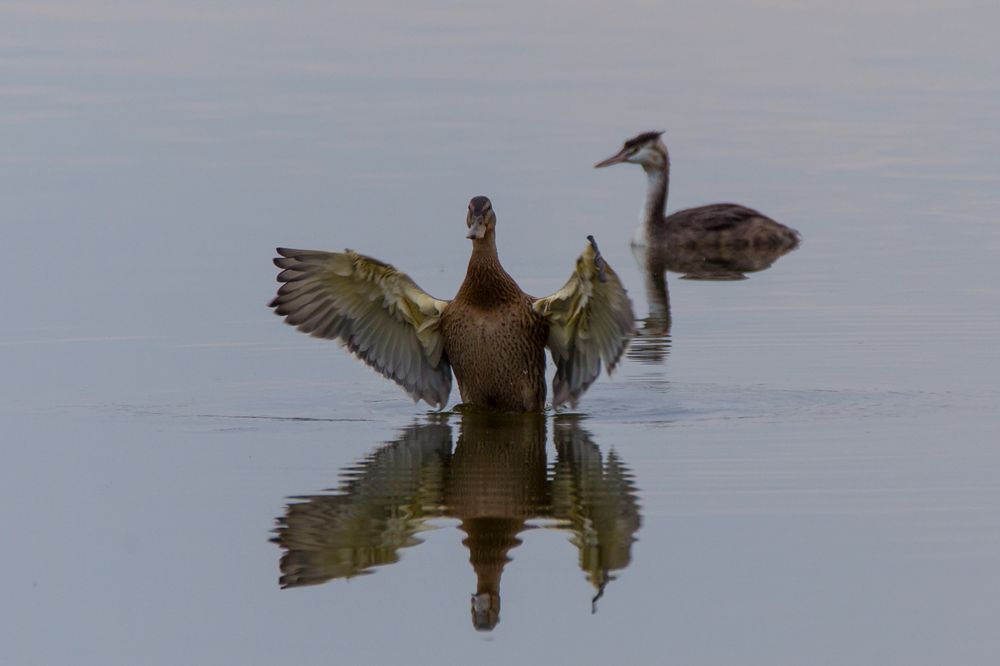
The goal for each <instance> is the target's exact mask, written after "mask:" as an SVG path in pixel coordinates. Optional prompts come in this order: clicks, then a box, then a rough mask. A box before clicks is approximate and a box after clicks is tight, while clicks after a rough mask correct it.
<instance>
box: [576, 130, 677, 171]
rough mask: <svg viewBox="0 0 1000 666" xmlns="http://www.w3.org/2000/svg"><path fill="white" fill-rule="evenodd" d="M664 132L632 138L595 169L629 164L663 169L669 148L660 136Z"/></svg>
mask: <svg viewBox="0 0 1000 666" xmlns="http://www.w3.org/2000/svg"><path fill="white" fill-rule="evenodd" d="M662 134H663V132H643V133H642V134H639V135H638V136H635V137H632V138H631V139H629V140H628V141H626V142H625V144H624V145H623V146H622V149H621V150H619V151H618V152H617V153H615V154H614V155H612V156H611V157H609V158H608V159H606V160H601V161H600V162H598V163H597V164H595V165H594V168H595V169H600V168H601V167H606V166H611V165H612V164H621V163H622V162H628V163H630V164H641V165H642V166H643V168H645V169H662V168H663V167H664V166H665V165H666V164H667V159H668V158H667V147H666V145H664V143H663V141H661V140H660V136H661V135H662Z"/></svg>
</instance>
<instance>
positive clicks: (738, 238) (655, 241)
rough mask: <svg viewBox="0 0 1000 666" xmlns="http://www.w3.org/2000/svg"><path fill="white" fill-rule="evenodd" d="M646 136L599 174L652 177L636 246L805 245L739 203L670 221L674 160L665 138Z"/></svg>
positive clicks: (686, 213) (697, 210) (696, 210)
mask: <svg viewBox="0 0 1000 666" xmlns="http://www.w3.org/2000/svg"><path fill="white" fill-rule="evenodd" d="M662 134H663V132H644V133H642V134H640V135H638V136H636V137H633V138H631V139H629V140H628V141H626V142H625V144H624V145H623V146H622V149H621V150H620V151H618V153H617V154H615V155H613V156H611V157H609V158H608V159H606V160H603V161H601V162H598V163H597V164H595V165H594V168H598V169H599V168H601V167H606V166H610V165H612V164H619V163H621V162H629V163H631V164H639V165H641V166H642V168H643V169H644V170H645V172H646V176H647V178H648V179H649V186H648V188H647V191H646V204H645V206H644V207H643V212H642V223H641V225H640V226H639V228H638V229H636V232H635V235H633V237H632V245H634V246H650V247H655V246H669V247H686V248H695V247H698V246H702V245H714V246H728V247H758V248H763V247H775V248H787V249H788V250H791V249H793V248H795V247H796V246H797V245H798V244H799V233H798V232H797V231H795V230H794V229H790V228H788V227H786V226H785V225H783V224H781V223H779V222H775V221H774V220H772V219H771V218H769V217H767V216H766V215H763V214H761V213H758V212H757V211H755V210H753V209H752V208H747V207H746V206H741V205H739V204H733V203H718V204H709V205H707V206H698V207H697V208H687V209H684V210H679V211H677V212H676V213H673V214H671V215H666V214H665V213H666V205H667V190H668V188H669V187H670V155H669V153H668V152H667V147H666V145H664V143H663V141H662V140H661V139H660V136H661V135H662Z"/></svg>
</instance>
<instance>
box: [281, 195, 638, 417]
mask: <svg viewBox="0 0 1000 666" xmlns="http://www.w3.org/2000/svg"><path fill="white" fill-rule="evenodd" d="M496 224H497V216H496V212H495V211H494V209H493V204H492V202H491V201H490V199H489V198H488V197H486V196H475V197H473V198H472V199H471V200H470V201H469V206H468V212H467V214H466V228H467V234H466V236H467V238H469V239H470V240H471V241H472V254H471V256H470V258H469V263H468V267H467V269H466V274H465V279H464V280H463V282H462V284H461V286H460V287H459V289H458V293H457V294H456V295H455V297H454V298H453V299H452V300H450V301H449V300H441V299H438V298H435V297H433V296H431V295H430V294H428V293H427V292H426V291H424V290H423V289H421V288H420V287H418V286H417V284H416V283H415V282H414V281H413V280H412V279H411V278H410V277H409V276H408V275H406V274H405V273H403V272H401V271H399V270H397V269H396V268H395V267H393V266H392V265H390V264H387V263H385V262H382V261H379V260H378V259H374V258H372V257H369V256H366V255H362V254H359V253H357V252H355V251H353V250H349V249H348V250H345V251H343V252H326V251H318V250H295V249H288V248H280V247H279V248H277V253H278V255H279V256H278V257H276V258H275V259H274V264H275V265H276V266H277V267H278V268H279V269H281V271H280V272H279V273H278V275H277V280H278V282H280V283H282V284H281V286H280V287H279V288H278V293H277V295H276V296H275V297H274V299H273V300H272V301H271V302H270V307H271V308H272V309H273V310H274V312H275V314H277V315H278V316H280V317H282V318H283V319H284V321H285V322H286V323H287V324H290V325H292V326H295V327H296V328H297V329H298V330H299V331H302V332H303V333H308V334H309V335H311V336H314V337H317V338H325V339H330V340H337V341H339V342H340V343H341V344H342V345H343V346H344V347H346V349H347V350H348V351H349V352H350V353H352V354H354V355H355V356H356V357H358V358H359V359H361V360H362V361H364V362H365V363H366V364H367V365H368V366H370V367H371V368H373V369H374V370H375V371H376V372H379V373H380V374H382V375H383V376H385V377H387V378H388V379H390V380H392V381H394V382H395V383H396V384H398V385H399V386H400V387H401V388H402V389H403V390H404V391H405V392H406V393H407V394H409V396H410V397H411V398H413V399H414V401H419V400H423V401H424V402H426V403H427V404H429V405H431V406H432V407H436V408H438V409H443V408H444V407H445V405H446V404H447V402H448V397H449V394H450V393H451V383H452V374H453V373H454V376H455V379H456V380H457V382H458V388H459V392H460V393H461V397H462V401H463V404H464V405H468V406H471V407H481V408H486V409H489V410H499V411H506V412H529V411H542V410H544V409H545V399H546V386H545V349H546V348H548V350H549V353H550V355H551V357H552V360H553V363H554V364H555V366H556V372H555V376H554V377H553V380H552V394H553V395H552V407H553V408H558V407H561V406H562V405H564V404H566V403H569V404H570V405H571V406H573V407H575V406H576V404H577V401H578V400H579V399H580V397H581V396H582V395H583V393H584V392H585V391H586V390H587V389H588V388H589V387H590V385H591V384H592V383H593V382H594V381H595V380H596V379H597V377H598V376H599V375H600V371H601V367H602V364H603V367H604V368H606V371H607V373H608V374H609V375H610V374H611V373H612V372H613V370H614V369H615V367H616V365H617V364H618V361H619V360H620V359H621V357H622V354H623V353H624V351H625V348H626V346H627V344H628V341H629V339H630V338H631V337H632V335H633V333H634V326H635V316H634V314H633V311H632V303H631V301H630V300H629V297H628V294H627V293H626V291H625V288H624V287H623V286H622V283H621V280H620V279H619V278H618V276H617V275H616V274H615V272H614V270H612V268H611V266H609V265H608V263H607V262H606V261H605V260H604V258H603V257H602V256H601V253H600V251H599V250H598V247H597V242H596V241H595V240H594V237H593V236H587V245H586V246H585V247H584V250H583V253H582V254H581V255H580V256H579V258H578V259H577V261H576V266H575V268H574V270H573V272H572V274H571V275H570V277H569V280H567V282H566V283H565V284H564V285H563V287H562V288H561V289H559V290H558V291H556V292H555V293H553V294H551V295H549V296H545V297H542V298H535V297H533V296H529V295H528V294H526V293H525V292H524V291H522V290H521V288H520V287H519V286H518V284H517V282H515V281H514V279H513V278H512V277H511V276H510V275H509V274H508V273H507V271H506V270H504V268H503V266H502V265H501V263H500V259H499V256H498V255H497V247H496Z"/></svg>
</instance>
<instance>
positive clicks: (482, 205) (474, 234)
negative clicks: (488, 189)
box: [465, 195, 497, 240]
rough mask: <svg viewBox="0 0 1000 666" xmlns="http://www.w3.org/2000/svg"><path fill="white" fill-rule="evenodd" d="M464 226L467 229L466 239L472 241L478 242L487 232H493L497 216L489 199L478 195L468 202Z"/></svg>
mask: <svg viewBox="0 0 1000 666" xmlns="http://www.w3.org/2000/svg"><path fill="white" fill-rule="evenodd" d="M465 224H466V226H468V227H469V233H468V235H467V236H466V237H467V238H471V239H472V240H480V239H481V238H483V237H485V236H486V234H487V232H490V231H493V229H494V228H495V227H496V225H497V216H496V213H494V212H493V203H492V202H491V201H490V199H489V197H484V196H482V195H480V196H478V197H472V198H471V199H470V200H469V214H468V215H467V216H466V218H465Z"/></svg>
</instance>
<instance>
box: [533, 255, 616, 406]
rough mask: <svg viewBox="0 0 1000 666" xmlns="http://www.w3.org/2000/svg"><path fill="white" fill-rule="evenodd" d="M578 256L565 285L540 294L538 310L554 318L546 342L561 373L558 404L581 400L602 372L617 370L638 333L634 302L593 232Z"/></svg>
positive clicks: (555, 387)
mask: <svg viewBox="0 0 1000 666" xmlns="http://www.w3.org/2000/svg"><path fill="white" fill-rule="evenodd" d="M587 240H588V241H590V243H589V245H587V247H586V248H585V249H584V251H583V254H581V255H580V258H579V259H577V260H576V269H575V270H574V271H573V274H572V275H571V276H570V278H569V280H568V281H567V282H566V284H565V285H564V286H563V288H562V289H560V290H559V291H557V292H556V293H554V294H552V295H551V296H546V297H545V298H539V299H536V300H535V302H534V305H533V307H534V309H535V311H536V312H539V313H540V314H542V315H543V316H544V317H546V318H547V319H548V321H549V338H548V341H547V342H546V346H548V348H549V351H550V353H551V354H552V361H553V362H554V363H555V364H556V375H555V377H554V378H553V380H552V403H553V405H554V406H556V407H558V406H559V405H561V404H563V403H566V402H569V403H570V404H571V405H576V402H577V401H578V400H579V399H580V396H581V395H583V393H584V392H585V391H586V390H587V389H588V388H589V387H590V385H591V384H592V383H594V380H595V379H597V377H598V375H600V373H601V364H602V362H603V364H604V367H605V368H607V371H608V374H611V372H612V371H613V370H614V369H615V366H616V365H617V364H618V361H619V359H621V356H622V353H623V352H624V351H625V347H626V346H627V345H628V341H629V339H630V338H631V337H632V335H633V333H634V332H635V315H634V314H633V313H632V302H631V301H630V300H629V298H628V294H626V293H625V288H624V287H623V286H622V283H621V280H619V279H618V276H617V275H616V274H615V272H614V271H613V270H611V267H610V266H608V264H607V263H606V262H605V261H604V258H603V257H602V256H601V253H600V252H599V251H598V249H597V243H596V242H594V237H593V236H588V237H587Z"/></svg>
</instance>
